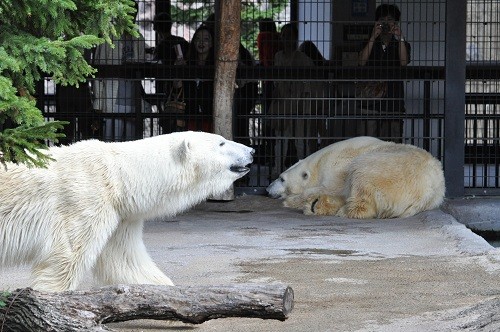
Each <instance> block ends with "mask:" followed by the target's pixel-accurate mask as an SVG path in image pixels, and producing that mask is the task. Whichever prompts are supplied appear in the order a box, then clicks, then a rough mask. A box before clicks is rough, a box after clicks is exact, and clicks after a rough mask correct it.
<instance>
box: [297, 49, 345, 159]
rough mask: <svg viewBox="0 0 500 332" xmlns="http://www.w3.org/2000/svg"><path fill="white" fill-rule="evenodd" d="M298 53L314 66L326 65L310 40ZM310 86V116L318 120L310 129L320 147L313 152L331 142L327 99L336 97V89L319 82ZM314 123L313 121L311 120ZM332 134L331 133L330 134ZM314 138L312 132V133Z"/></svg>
mask: <svg viewBox="0 0 500 332" xmlns="http://www.w3.org/2000/svg"><path fill="white" fill-rule="evenodd" d="M299 51H301V52H303V53H304V54H305V55H307V56H308V57H309V58H311V60H312V61H313V62H314V65H315V66H319V67H321V66H326V65H328V61H327V60H326V59H325V57H323V54H321V52H320V51H319V49H318V47H317V46H316V44H314V42H312V41H310V40H306V41H304V42H302V44H300V46H299ZM310 84H311V97H312V98H311V102H310V103H311V114H312V115H316V116H317V117H318V119H317V120H316V121H315V122H316V123H315V124H314V125H313V126H312V129H315V128H316V129H317V131H318V132H317V134H318V135H319V137H320V142H319V143H320V146H317V147H314V144H313V147H312V149H313V151H315V150H317V149H319V148H321V147H325V146H327V145H329V144H331V143H333V141H332V140H331V139H330V138H329V136H331V134H330V133H329V132H328V129H329V128H331V126H332V124H331V121H330V120H328V118H329V114H328V105H329V102H328V99H330V97H331V96H332V94H333V95H334V96H335V95H336V87H335V85H333V84H328V83H326V82H321V81H313V82H311V83H310ZM325 117H326V118H325ZM313 121H314V120H313ZM332 134H333V133H332ZM313 136H314V132H313Z"/></svg>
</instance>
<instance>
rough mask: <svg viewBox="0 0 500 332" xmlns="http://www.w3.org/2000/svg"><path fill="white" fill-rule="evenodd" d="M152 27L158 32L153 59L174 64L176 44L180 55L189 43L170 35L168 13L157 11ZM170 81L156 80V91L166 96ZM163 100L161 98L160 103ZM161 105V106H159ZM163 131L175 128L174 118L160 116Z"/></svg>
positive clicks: (166, 63)
mask: <svg viewBox="0 0 500 332" xmlns="http://www.w3.org/2000/svg"><path fill="white" fill-rule="evenodd" d="M153 29H154V30H155V31H156V33H157V34H158V38H159V43H158V44H157V46H156V47H155V49H154V59H155V60H158V61H159V62H160V63H162V64H165V65H170V66H172V65H174V64H175V60H176V59H177V53H176V51H175V47H176V45H180V48H181V51H182V56H185V55H186V53H187V51H188V47H189V43H188V42H187V41H186V40H185V39H184V38H182V37H179V36H174V35H172V18H171V17H170V15H169V14H168V13H159V14H157V15H156V16H155V18H154V22H153ZM171 88H172V82H169V81H163V80H160V81H156V92H157V93H160V94H164V95H165V96H168V94H169V93H170V89H171ZM164 101H165V100H164V99H162V100H161V102H160V105H162V104H163V102H164ZM160 107H161V106H160ZM159 124H160V127H161V128H162V131H163V133H170V132H172V131H175V130H176V126H175V120H171V119H167V118H161V119H160V121H159Z"/></svg>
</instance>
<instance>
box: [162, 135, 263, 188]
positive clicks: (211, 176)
mask: <svg viewBox="0 0 500 332" xmlns="http://www.w3.org/2000/svg"><path fill="white" fill-rule="evenodd" d="M167 137H168V140H169V142H170V144H171V146H172V148H171V150H172V157H173V162H174V168H176V169H178V166H179V165H181V166H182V170H180V172H181V173H184V175H181V176H183V177H184V178H185V180H186V182H185V183H186V185H187V186H189V187H191V186H192V185H200V186H203V187H205V185H208V187H205V188H213V190H214V192H213V193H215V192H224V191H225V190H227V188H229V187H230V185H231V184H232V183H233V182H234V181H235V180H237V179H239V178H241V177H243V176H244V175H245V174H247V173H248V172H249V171H250V169H249V167H248V165H249V164H250V163H252V161H253V154H254V150H253V149H252V148H250V147H247V146H245V145H243V144H240V143H237V142H234V141H231V140H228V139H225V138H224V137H222V136H220V135H216V134H211V133H205V132H193V131H186V132H178V133H173V134H169V135H167ZM170 169H171V168H170ZM191 188H192V187H191Z"/></svg>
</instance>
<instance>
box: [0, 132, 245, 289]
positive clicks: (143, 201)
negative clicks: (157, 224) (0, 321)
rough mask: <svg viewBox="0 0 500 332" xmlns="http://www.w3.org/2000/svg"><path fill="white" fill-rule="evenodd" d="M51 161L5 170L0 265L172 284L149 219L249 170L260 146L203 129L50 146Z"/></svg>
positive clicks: (70, 276)
mask: <svg viewBox="0 0 500 332" xmlns="http://www.w3.org/2000/svg"><path fill="white" fill-rule="evenodd" d="M49 154H50V155H51V156H52V158H53V159H54V160H55V161H53V162H51V163H50V164H49V165H48V166H47V168H40V169H38V168H33V169H30V168H27V167H25V166H23V165H14V164H8V165H7V170H5V169H4V168H3V167H2V168H1V170H0V266H2V265H3V266H7V265H20V264H32V265H33V269H32V276H33V284H32V286H33V287H34V288H36V289H39V290H45V291H62V290H72V289H75V288H76V287H77V286H78V284H79V282H80V281H81V279H82V277H83V276H84V275H85V273H86V272H87V271H91V270H93V273H94V276H95V277H96V279H97V280H98V281H100V282H101V283H103V284H118V283H143V284H163V285H172V281H171V280H170V279H169V278H168V277H167V276H166V275H165V274H163V272H161V271H160V270H159V269H158V267H157V266H156V265H155V263H154V262H153V261H152V259H151V258H150V256H149V255H148V253H147V251H146V248H145V245H144V243H143V240H142V229H143V222H144V221H145V220H147V219H152V218H157V217H162V216H173V215H175V214H178V213H179V212H182V211H184V210H186V209H189V208H190V207H192V206H194V205H195V204H197V203H199V202H201V201H203V200H205V199H206V198H207V197H209V196H210V195H217V194H221V193H223V192H224V191H226V190H227V189H228V188H229V187H230V186H231V184H232V183H233V181H235V180H236V179H238V178H240V177H242V176H243V175H245V174H246V173H247V172H248V171H249V169H248V168H247V167H246V165H248V164H249V163H251V162H252V154H253V149H251V148H249V147H246V146H244V145H242V144H238V143H235V142H232V141H228V140H226V139H224V138H223V137H221V136H218V135H214V134H208V133H202V132H182V133H174V134H169V135H161V136H156V137H151V138H146V139H142V140H137V141H131V142H123V143H104V142H100V141H97V140H89V141H82V142H79V143H76V144H73V145H70V146H64V147H53V148H50V150H49Z"/></svg>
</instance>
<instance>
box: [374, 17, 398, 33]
mask: <svg viewBox="0 0 500 332" xmlns="http://www.w3.org/2000/svg"><path fill="white" fill-rule="evenodd" d="M378 23H379V24H380V25H381V26H382V34H386V35H390V34H392V32H393V30H394V27H395V26H396V20H395V19H394V17H392V16H391V15H387V16H384V17H381V18H380V19H379V20H378Z"/></svg>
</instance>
